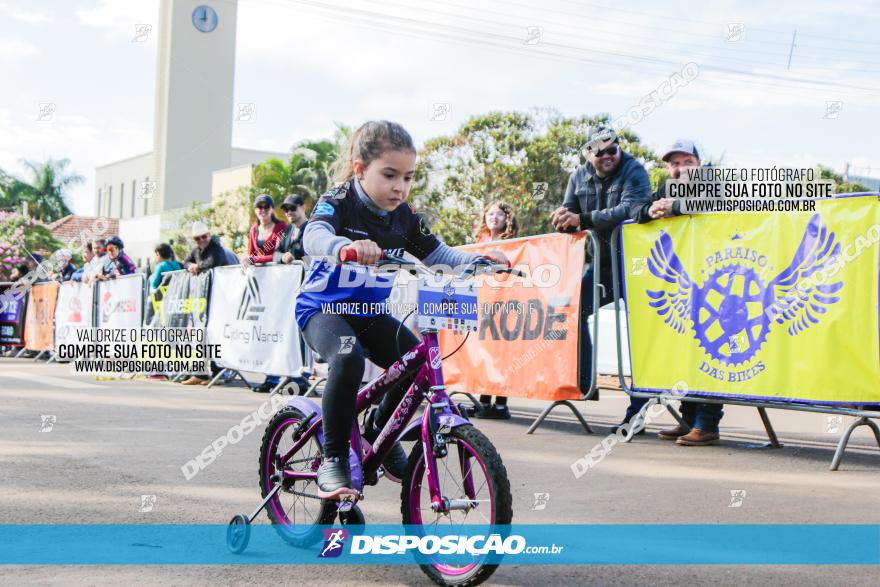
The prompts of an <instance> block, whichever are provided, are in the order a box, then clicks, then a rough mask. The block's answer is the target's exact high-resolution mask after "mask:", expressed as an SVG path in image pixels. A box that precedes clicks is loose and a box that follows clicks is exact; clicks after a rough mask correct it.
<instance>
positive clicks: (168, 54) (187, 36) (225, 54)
mask: <svg viewBox="0 0 880 587" xmlns="http://www.w3.org/2000/svg"><path fill="white" fill-rule="evenodd" d="M236 11H237V2H236V1H235V0H232V1H230V0H161V3H160V8H159V26H158V27H157V28H158V35H159V36H158V45H159V47H158V58H157V63H156V71H157V74H156V106H155V118H154V125H153V129H154V130H153V133H154V134H153V164H154V172H153V178H154V179H155V181H156V186H155V193H154V194H153V197H152V198H151V200H150V202H149V206H150V210H149V213H157V212H161V211H163V210H171V209H176V208H184V207H188V206H189V205H190V203H191V202H193V201H200V202H210V201H211V173H212V172H213V171H215V170H218V169H225V168H227V167H229V166H230V164H231V159H232V117H233V80H234V73H235V26H236Z"/></svg>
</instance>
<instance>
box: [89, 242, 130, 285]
mask: <svg viewBox="0 0 880 587" xmlns="http://www.w3.org/2000/svg"><path fill="white" fill-rule="evenodd" d="M124 248H125V244H123V242H122V239H121V238H119V237H118V236H113V237H110V238H108V239H107V259H106V260H105V261H104V269H103V271H102V272H101V275H99V276H98V277H97V279H98V280H99V281H107V280H108V279H116V278H117V277H120V276H122V275H131V274H132V273H134V272H135V271H137V267H135V265H134V263H132V261H131V259H130V258H129V256H128V255H126V254H125V252H124V251H123V250H122V249H124Z"/></svg>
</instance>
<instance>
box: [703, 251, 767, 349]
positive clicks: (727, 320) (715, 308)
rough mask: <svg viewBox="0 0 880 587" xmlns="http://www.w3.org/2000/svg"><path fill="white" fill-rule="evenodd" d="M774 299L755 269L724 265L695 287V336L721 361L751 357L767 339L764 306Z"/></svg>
mask: <svg viewBox="0 0 880 587" xmlns="http://www.w3.org/2000/svg"><path fill="white" fill-rule="evenodd" d="M772 301H773V300H772V292H771V291H769V290H768V288H767V286H766V285H765V284H764V280H763V279H761V277H760V276H759V275H758V274H757V273H755V271H754V270H753V269H751V268H750V267H745V266H742V265H739V264H731V265H726V266H723V267H721V268H719V269H717V270H716V271H715V272H714V273H712V275H710V276H709V279H708V280H706V283H705V284H704V285H702V286H700V287H697V288H696V289H695V291H694V303H693V305H692V306H691V319H692V320H693V325H694V333H695V336H694V338H695V339H697V341H699V343H700V346H701V347H702V348H703V349H704V350H705V351H706V353H708V354H709V355H710V356H712V357H713V358H714V359H716V360H718V361H719V362H721V363H724V364H726V365H738V364H740V363H743V362H745V361H748V360H749V359H751V358H752V357H754V356H755V354H756V353H757V352H758V351H759V350H760V349H761V345H763V344H764V341H765V340H766V339H767V333H768V332H769V331H770V320H769V318H767V316H766V314H765V313H764V310H765V308H767V307H768V306H769V305H770V304H771V303H772Z"/></svg>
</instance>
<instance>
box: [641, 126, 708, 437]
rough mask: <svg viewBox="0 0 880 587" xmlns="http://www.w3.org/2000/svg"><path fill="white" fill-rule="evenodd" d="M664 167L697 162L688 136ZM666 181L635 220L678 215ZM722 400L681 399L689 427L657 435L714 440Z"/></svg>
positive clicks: (678, 169) (677, 173) (675, 172)
mask: <svg viewBox="0 0 880 587" xmlns="http://www.w3.org/2000/svg"><path fill="white" fill-rule="evenodd" d="M663 161H664V162H665V163H666V171H668V172H669V175H670V177H671V178H672V179H680V178H681V174H682V173H683V172H685V171H686V170H687V169H693V168H696V167H699V166H700V153H699V152H698V151H697V147H696V145H694V142H693V141H692V140H690V139H678V140H676V141H675V143H673V144H672V146H671V147H669V148H668V149H667V150H666V152H665V153H664V154H663ZM665 194H666V183H665V182H664V183H662V184H660V186H659V188H658V189H657V193H656V194H654V201H653V202H651V203H650V204H643V205H642V206H641V207H640V209H639V217H638V220H639V222H642V223H644V222H650V221H651V220H655V219H658V218H669V217H670V216H680V215H681V214H682V211H681V208H680V206H681V201H680V200H675V199H670V198H666V197H665ZM723 408H724V406H723V405H722V404H715V403H704V402H681V417H682V419H683V420H684V421H685V422H686V423H687V425H688V426H689V427H690V430H687V429H686V428H684V427H682V426H676V427H675V428H668V429H666V430H661V431H660V432H658V433H657V436H659V437H660V438H662V439H663V440H674V441H675V443H676V444H678V445H681V446H708V445H712V444H718V442H719V439H720V436H719V433H718V424H719V423H720V422H721V417H722V416H723V415H724V409H723Z"/></svg>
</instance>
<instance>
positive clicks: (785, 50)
mask: <svg viewBox="0 0 880 587" xmlns="http://www.w3.org/2000/svg"><path fill="white" fill-rule="evenodd" d="M224 1H228V0H224ZM158 4H159V3H158V1H157V0H94V1H87V0H67V1H64V2H62V1H60V0H59V1H41V0H31V1H28V2H23V1H20V2H11V1H9V0H0V79H2V80H3V82H4V83H3V89H2V91H0V168H3V169H4V170H6V171H11V172H14V173H21V172H22V169H21V167H20V165H19V160H20V159H32V160H43V159H46V158H49V157H53V158H62V157H66V158H69V159H70V160H71V162H72V167H73V169H74V170H75V171H77V172H79V173H81V174H82V175H84V176H85V177H86V180H87V181H86V184H85V185H84V186H82V187H80V188H77V189H76V190H75V192H74V193H73V197H72V202H71V203H72V205H73V208H74V211H75V212H77V213H80V214H91V213H93V212H94V210H93V199H94V198H93V192H94V175H95V172H94V169H95V167H96V166H97V165H102V164H106V163H109V162H113V161H116V160H118V159H122V158H125V157H128V156H132V155H137V154H140V153H144V152H147V151H150V150H151V149H152V127H153V93H154V88H155V61H156V42H155V35H148V36H147V38H146V39H145V40H143V41H138V42H133V41H134V40H135V30H136V25H137V24H151V25H153V28H154V29H155V23H156V21H157V18H158ZM709 4H710V3H695V2H692V1H688V2H681V1H678V0H670V1H668V2H665V3H657V2H647V1H633V2H626V3H621V2H619V1H614V0H612V1H609V0H594V1H591V2H580V1H576V0H574V1H565V2H563V1H560V0H542V1H541V2H527V1H526V0H509V1H502V0H498V1H492V0H454V1H450V2H434V1H425V2H419V3H409V2H405V0H375V1H371V2H366V1H359V0H358V1H356V0H341V1H338V2H337V1H334V2H331V1H330V0H326V1H312V0H240V2H239V8H238V36H237V63H236V76H235V100H236V102H252V103H254V104H255V105H256V120H255V121H254V122H253V123H248V124H236V125H234V130H233V133H234V134H233V144H234V145H235V146H239V147H250V148H261V149H271V150H278V151H287V150H288V149H289V148H290V146H291V145H292V144H293V143H294V142H296V141H298V140H302V139H306V138H322V137H327V136H329V135H330V134H331V133H332V131H333V128H334V121H338V122H343V123H346V124H351V125H356V124H358V123H360V122H362V121H364V120H367V119H370V118H389V119H393V120H397V121H399V122H401V123H403V124H404V126H406V127H407V128H408V129H409V130H410V132H411V133H412V134H413V136H414V137H415V138H416V140H417V142H419V143H422V142H424V141H425V140H426V139H428V138H430V137H432V136H436V135H439V134H448V133H451V132H453V131H454V130H455V129H456V128H457V127H458V126H459V125H461V123H463V122H464V121H465V120H467V119H468V118H469V117H470V116H473V115H475V114H481V113H485V112H487V111H490V110H529V109H532V108H535V107H553V108H556V109H558V110H560V111H561V112H563V113H564V114H568V115H577V114H596V113H600V112H607V113H610V114H611V115H612V116H614V117H617V116H621V115H625V114H626V113H627V111H629V110H630V108H631V107H633V106H634V105H638V104H639V102H640V100H642V99H643V97H644V96H645V95H646V94H649V93H650V92H652V90H655V89H657V88H658V87H660V86H661V84H663V82H664V81H665V80H669V79H670V76H672V75H673V74H676V73H677V72H681V71H682V68H683V66H684V65H685V64H686V63H690V62H693V63H696V64H697V65H698V66H699V73H698V75H697V76H696V78H695V79H693V80H692V81H690V82H689V83H687V84H686V85H685V86H683V87H681V88H679V89H677V91H676V92H675V93H674V95H673V96H671V97H670V98H669V99H668V100H663V101H662V103H661V104H659V105H658V107H656V108H655V109H654V110H653V111H652V112H650V114H649V115H647V116H646V117H644V118H643V119H641V120H639V121H638V122H637V123H636V124H634V125H633V126H632V128H633V130H634V131H635V132H637V133H638V134H639V135H640V136H641V137H642V140H643V141H645V142H646V143H648V144H649V145H650V146H652V147H654V148H656V149H662V148H663V147H664V146H665V145H667V144H669V143H670V142H671V141H673V140H674V139H675V138H676V137H679V136H683V137H692V138H694V139H696V140H697V142H698V145H699V146H700V147H702V151H703V153H704V154H706V155H708V156H710V157H712V158H713V159H716V160H717V159H719V158H722V157H723V162H724V163H725V164H728V165H737V166H770V165H789V166H803V165H807V166H811V165H814V164H816V163H824V164H828V165H832V166H833V167H835V168H837V169H838V170H839V171H842V170H843V168H844V165H845V164H846V163H847V162H849V163H850V164H851V165H852V169H853V172H854V173H855V174H861V175H872V176H875V177H880V156H878V154H877V148H876V143H877V141H878V138H877V137H878V136H880V116H878V105H880V59H878V56H880V38H878V37H877V36H876V31H877V30H878V24H880V16H878V11H877V10H876V5H874V3H873V2H867V1H863V2H848V3H840V2H838V3H826V2H818V1H815V0H806V1H805V0H798V1H794V0H781V1H778V2H773V3H772V4H771V3H768V2H766V1H761V2H744V1H738V2H732V1H731V2H713V3H711V6H710V5H709ZM771 6H772V8H771ZM795 29H796V30H797V37H796V39H795V43H794V49H793V51H792V48H791V44H792V36H793V34H794V31H795ZM790 53H791V64H790V66H789V54H790ZM691 71H693V70H691ZM42 102H51V103H53V104H55V116H54V120H53V121H52V122H51V123H45V122H40V121H38V120H37V119H38V116H37V109H38V106H37V105H38V104H39V103H42ZM435 104H448V114H447V115H446V116H445V120H437V119H436V118H437V116H436V115H435V114H434V109H435ZM230 116H232V113H230Z"/></svg>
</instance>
